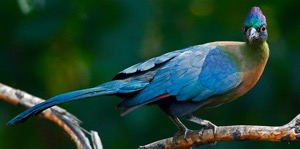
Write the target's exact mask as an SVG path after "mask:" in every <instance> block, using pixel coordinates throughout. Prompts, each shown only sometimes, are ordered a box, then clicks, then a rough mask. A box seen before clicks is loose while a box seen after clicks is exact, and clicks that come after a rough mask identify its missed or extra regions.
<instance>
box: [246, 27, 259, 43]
mask: <svg viewBox="0 0 300 149" xmlns="http://www.w3.org/2000/svg"><path fill="white" fill-rule="evenodd" d="M258 37H259V33H258V32H257V31H256V29H255V28H253V27H250V28H249V29H248V30H247V32H246V38H247V40H248V42H249V43H250V44H251V43H252V41H253V40H255V39H258Z"/></svg>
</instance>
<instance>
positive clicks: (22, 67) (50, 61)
mask: <svg viewBox="0 0 300 149" xmlns="http://www.w3.org/2000/svg"><path fill="white" fill-rule="evenodd" d="M20 2H29V5H28V6H29V7H28V8H27V7H26V6H27V5H26V3H23V4H20V3H18V1H16V0H11V1H9V0H6V1H4V0H3V1H0V43H1V44H0V82H1V83H4V84H7V85H9V86H12V87H14V88H18V89H21V90H24V91H26V92H28V93H30V94H32V95H35V96H38V97H41V98H44V99H47V98H50V97H52V96H54V95H57V94H60V93H63V92H67V91H71V90H77V89H82V88H87V87H93V86H96V85H98V84H100V83H103V82H105V81H108V80H110V79H111V78H112V77H113V76H114V75H115V74H116V73H118V72H119V71H121V70H123V69H124V68H126V67H128V66H131V65H133V64H135V63H137V62H140V61H142V60H146V59H148V58H151V57H153V56H158V55H160V54H163V53H166V52H169V51H172V50H177V49H181V48H185V47H188V46H192V45H197V44H203V43H207V42H212V41H227V40H233V41H243V37H242V22H243V20H244V18H245V17H246V15H247V13H248V12H249V10H250V8H251V7H252V6H259V7H260V8H261V9H262V11H263V12H264V14H265V15H266V17H267V23H268V33H269V39H268V43H269V46H270V50H271V55H270V59H269V61H268V64H267V67H266V69H265V72H264V74H263V76H262V78H261V79H260V81H259V82H258V84H257V85H256V86H255V87H254V88H253V89H252V90H251V91H250V92H249V93H247V94H246V95H245V96H243V97H241V98H239V100H236V101H234V102H231V103H228V104H225V105H223V106H220V107H218V108H214V109H207V110H201V111H198V112H197V113H196V115H198V116H200V117H202V118H204V119H208V120H210V121H212V122H213V123H215V124H216V125H235V124H252V125H283V124H285V123H287V122H288V121H290V120H291V119H292V118H293V117H294V116H296V115H297V114H298V113H299V112H300V110H299V104H300V99H299V96H300V95H299V91H300V46H299V44H300V42H299V40H300V39H299V35H300V18H299V16H298V14H299V13H300V10H299V5H300V1H299V0H285V1H266V0H265V1H262V0H249V1H241V0H226V1H220V0H218V1H217V0H181V1H173V0H165V1H159V0H146V1H129V0H128V1H126V0H119V1H118V0H109V1H108V0H98V1H96V0H94V1H92V0H87V1H79V0H74V1H71V0H64V1H59V0H21V1H20ZM21 8H23V11H21ZM26 8H27V9H26ZM30 9H32V10H30ZM27 11H28V12H27ZM118 102H120V99H117V98H116V97H100V98H92V99H88V100H85V101H84V100H82V101H78V102H72V103H67V104H63V105H61V106H62V107H63V108H66V109H67V110H69V112H71V113H73V114H75V115H76V116H78V118H79V119H81V120H82V121H83V122H84V123H83V124H82V126H83V127H84V128H86V129H87V130H96V131H98V132H99V135H100V137H101V139H102V143H103V144H104V148H106V149H110V148H128V149H129V148H137V147H138V146H139V145H144V144H148V143H150V142H153V141H155V140H158V139H162V138H166V137H170V136H172V135H173V134H174V133H175V132H176V131H177V128H176V127H175V125H174V124H173V123H172V122H171V121H170V120H169V119H168V117H166V116H165V115H164V113H163V112H161V111H160V110H159V109H158V108H157V107H154V106H149V107H143V108H140V109H138V110H136V111H134V112H132V113H130V114H128V115H126V116H125V117H120V116H119V113H120V111H119V110H115V109H114V107H115V105H116V104H117V103H118ZM22 111H23V109H22V108H20V107H16V106H13V105H10V104H8V103H5V102H3V101H1V102H0V112H1V116H0V125H1V127H0V144H1V145H0V148H5V149H15V148H43V149H52V148H61V149H65V148H76V146H75V145H74V144H73V142H72V141H71V140H70V138H69V137H68V136H67V135H66V134H65V133H64V132H63V131H62V130H61V129H60V128H58V127H57V126H56V125H54V124H53V123H51V122H49V121H47V120H44V119H40V118H32V119H30V120H28V121H27V122H26V123H23V124H20V125H16V126H5V124H6V122H7V121H8V120H10V119H11V118H12V117H14V116H15V115H16V114H18V113H20V112H22ZM184 122H185V124H187V125H188V126H189V127H190V128H194V129H196V128H199V127H197V125H193V124H191V123H189V122H186V121H184ZM299 146H300V144H299V143H291V144H288V143H272V142H258V141H247V142H219V143H217V145H216V146H213V147H207V146H204V147H203V148H214V149H227V148H238V149H241V148H244V149H252V148H273V149H275V148H278V149H281V148H289V149H290V148H291V149H292V148H299Z"/></svg>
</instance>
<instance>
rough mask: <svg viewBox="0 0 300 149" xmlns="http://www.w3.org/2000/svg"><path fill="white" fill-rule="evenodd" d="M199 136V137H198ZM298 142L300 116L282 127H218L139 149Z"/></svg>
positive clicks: (193, 132) (196, 131)
mask: <svg viewBox="0 0 300 149" xmlns="http://www.w3.org/2000/svg"><path fill="white" fill-rule="evenodd" d="M199 134H200V135H199ZM245 140H259V141H274V142H299V141H300V114H299V115H297V116H296V117H295V118H294V119H293V120H292V121H290V122H289V123H287V124H285V125H283V126H276V127H275V126H252V125H234V126H219V127H217V129H216V133H215V134H213V130H212V129H205V130H194V131H189V132H188V135H187V138H186V139H184V138H183V136H182V135H181V136H179V137H178V138H177V140H175V142H176V143H175V144H174V143H173V137H170V138H166V139H162V140H159V141H156V142H153V143H151V144H148V145H145V146H140V147H139V149H189V148H191V147H197V146H202V145H205V144H212V143H215V142H219V141H245Z"/></svg>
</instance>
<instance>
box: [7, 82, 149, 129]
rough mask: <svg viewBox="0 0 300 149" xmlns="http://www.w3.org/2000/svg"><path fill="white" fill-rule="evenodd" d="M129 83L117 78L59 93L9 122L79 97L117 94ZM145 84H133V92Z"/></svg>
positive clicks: (16, 121) (23, 119)
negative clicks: (97, 84)
mask: <svg viewBox="0 0 300 149" xmlns="http://www.w3.org/2000/svg"><path fill="white" fill-rule="evenodd" d="M141 83H142V82H141ZM128 84H132V82H125V81H122V80H115V81H111V82H107V83H104V84H102V85H100V86H97V87H94V88H89V89H83V90H78V91H73V92H68V93H64V94H60V95H57V96H55V97H52V98H50V99H48V100H46V101H45V102H42V103H39V104H37V105H35V106H33V107H31V108H29V109H27V110H25V111H24V112H22V113H21V114H19V115H17V116H16V117H14V118H13V119H12V120H10V121H9V122H8V123H7V124H8V125H12V124H17V123H20V122H23V121H25V120H26V119H28V118H29V117H31V116H34V115H37V114H39V113H41V112H42V111H43V110H45V109H47V108H50V107H52V106H55V105H58V104H62V103H65V102H70V101H74V100H79V99H85V98H89V97H95V96H101V95H111V94H115V93H117V92H118V90H119V89H120V88H124V86H125V87H127V88H128ZM145 85H146V84H145ZM145 85H144V86H143V85H140V88H138V87H136V85H135V86H133V88H134V89H132V90H131V91H132V92H134V91H138V90H140V89H142V88H144V87H145Z"/></svg>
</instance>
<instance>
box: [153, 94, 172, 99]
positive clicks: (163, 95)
mask: <svg viewBox="0 0 300 149" xmlns="http://www.w3.org/2000/svg"><path fill="white" fill-rule="evenodd" d="M169 96H170V94H162V95H159V96H157V97H156V99H162V98H166V97H169Z"/></svg>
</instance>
